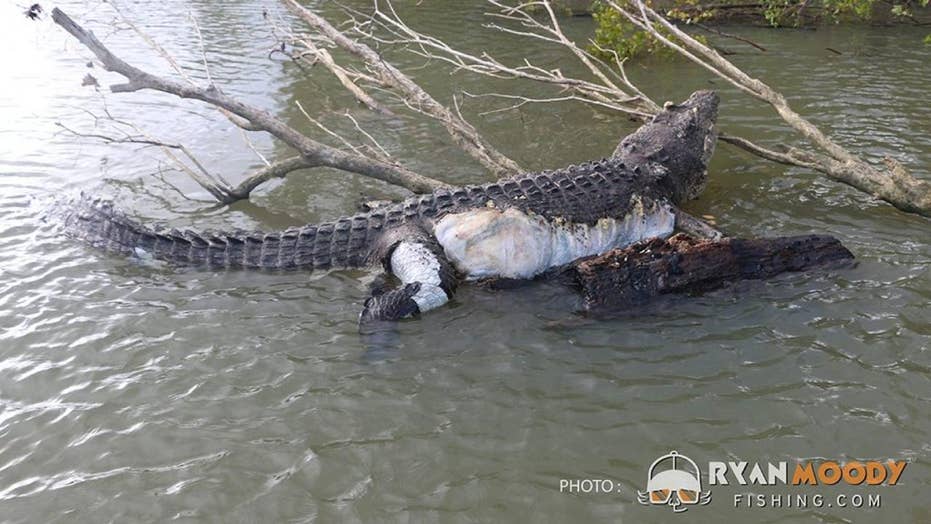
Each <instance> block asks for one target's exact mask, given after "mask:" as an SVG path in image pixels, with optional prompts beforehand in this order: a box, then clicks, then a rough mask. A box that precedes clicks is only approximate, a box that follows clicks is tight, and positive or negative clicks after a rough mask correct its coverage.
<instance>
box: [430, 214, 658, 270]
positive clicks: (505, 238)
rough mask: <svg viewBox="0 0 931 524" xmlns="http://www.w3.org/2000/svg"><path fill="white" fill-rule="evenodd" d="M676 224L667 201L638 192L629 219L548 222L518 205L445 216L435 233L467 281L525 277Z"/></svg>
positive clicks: (438, 223)
mask: <svg viewBox="0 0 931 524" xmlns="http://www.w3.org/2000/svg"><path fill="white" fill-rule="evenodd" d="M674 225H675V215H674V214H673V211H672V209H671V208H670V206H669V205H668V204H665V203H659V202H653V201H646V202H645V201H644V199H641V198H639V197H637V196H634V197H633V198H632V199H631V210H630V213H628V214H627V215H626V216H625V217H624V218H621V219H616V218H602V219H600V220H598V222H597V223H595V224H594V225H589V224H573V223H565V222H561V221H559V220H552V221H547V220H546V219H544V218H543V217H541V216H538V215H534V214H528V213H524V212H522V211H520V210H518V209H515V208H508V209H506V210H504V211H501V210H499V209H495V208H482V209H476V210H472V211H467V212H463V213H456V214H451V215H446V216H444V217H443V218H442V219H441V220H439V221H438V222H437V223H436V225H435V228H434V234H435V235H436V239H437V241H438V242H439V243H440V245H441V246H443V250H444V251H445V253H446V256H447V257H448V258H449V260H450V261H451V262H452V263H453V265H455V266H456V268H457V269H458V270H459V271H460V272H462V273H463V274H464V275H465V276H466V278H468V279H478V278H485V277H504V278H523V279H526V278H532V277H534V276H537V275H539V274H540V273H542V272H544V271H546V270H547V269H550V268H553V267H556V266H560V265H563V264H567V263H569V262H571V261H573V260H575V259H577V258H581V257H586V256H591V255H597V254H600V253H604V252H606V251H608V250H610V249H612V248H615V247H620V246H626V245H629V244H632V243H634V242H637V241H640V240H643V239H645V238H651V237H666V236H668V235H669V234H671V233H672V230H673V227H674Z"/></svg>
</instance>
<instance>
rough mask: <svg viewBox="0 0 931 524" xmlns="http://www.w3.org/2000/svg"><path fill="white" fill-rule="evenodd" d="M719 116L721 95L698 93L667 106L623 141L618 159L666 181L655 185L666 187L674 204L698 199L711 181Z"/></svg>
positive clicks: (710, 92) (619, 147)
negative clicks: (710, 173) (709, 175)
mask: <svg viewBox="0 0 931 524" xmlns="http://www.w3.org/2000/svg"><path fill="white" fill-rule="evenodd" d="M717 116H718V95H717V94H715V92H714V91H696V92H694V93H692V96H690V97H689V98H688V100H686V101H685V102H682V103H681V104H670V103H667V104H666V106H665V107H664V108H663V110H662V111H661V112H660V113H658V114H657V115H656V116H655V117H653V119H652V120H651V121H650V122H649V123H647V124H645V125H643V126H642V127H641V128H640V129H638V130H637V131H636V132H634V133H633V134H631V135H628V136H627V137H626V138H625V139H624V140H623V141H621V143H620V144H619V145H618V146H617V149H616V150H615V151H614V155H615V156H621V157H623V158H624V161H625V162H626V163H627V164H628V165H629V166H631V167H634V166H637V165H638V164H639V165H640V166H641V167H642V168H643V170H644V172H645V173H647V174H650V175H652V176H656V177H662V178H663V180H657V181H654V182H653V183H658V184H660V185H662V186H664V187H665V188H666V189H667V191H668V193H669V195H668V196H669V198H670V199H671V200H672V201H673V202H676V203H678V202H681V201H684V200H688V199H691V198H694V197H696V196H697V195H698V194H699V193H700V192H701V190H702V189H704V186H705V182H706V181H707V178H708V176H707V173H708V172H707V169H708V162H709V160H711V155H713V154H714V146H715V143H716V142H717V138H718V134H717V130H716V127H715V122H716V120H717Z"/></svg>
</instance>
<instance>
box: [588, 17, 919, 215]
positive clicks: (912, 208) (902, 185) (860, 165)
mask: <svg viewBox="0 0 931 524" xmlns="http://www.w3.org/2000/svg"><path fill="white" fill-rule="evenodd" d="M606 1H607V3H608V5H610V6H611V7H612V8H614V9H615V10H617V11H618V12H619V13H621V14H622V15H623V16H624V17H626V18H627V19H628V20H630V21H631V22H632V23H633V24H635V25H637V26H638V27H640V28H641V29H643V30H644V31H647V32H648V33H649V34H650V35H651V36H653V37H654V38H656V39H657V40H659V41H660V42H662V43H663V44H665V45H666V46H668V47H670V48H672V49H674V50H675V51H677V52H678V53H680V54H681V55H683V56H685V57H686V58H688V59H689V60H691V61H693V62H695V63H696V64H698V65H700V66H702V67H704V68H705V69H707V70H708V71H710V72H712V73H713V74H715V75H717V76H718V77H720V78H723V79H724V80H726V81H728V82H729V83H731V85H733V86H735V87H737V88H739V89H740V90H742V91H744V92H745V93H748V94H750V95H752V96H754V97H756V98H758V99H760V100H762V101H764V102H766V103H768V104H769V105H770V106H772V107H773V109H775V110H776V113H777V114H779V116H780V117H781V118H782V119H783V120H784V121H785V122H786V123H787V124H789V126H791V127H792V128H793V129H795V130H796V131H797V132H798V133H800V134H801V135H802V136H804V137H805V138H806V139H808V141H809V142H811V143H812V144H813V145H815V146H817V147H818V148H819V149H821V150H822V151H823V153H811V152H808V151H803V150H800V149H796V148H787V149H786V151H784V152H778V151H772V150H769V149H766V148H763V147H760V146H757V145H755V144H752V143H750V142H749V141H747V140H745V139H740V138H737V137H727V138H726V140H727V141H728V142H730V143H732V144H735V145H737V146H738V147H741V148H743V149H745V150H747V151H750V152H752V153H754V154H757V155H759V156H762V157H763V158H767V159H769V160H774V161H776V162H781V163H785V164H792V165H797V166H802V167H808V168H811V169H815V170H817V171H820V172H821V173H824V174H826V175H827V176H828V177H830V178H832V179H834V180H837V181H839V182H843V183H845V184H848V185H850V186H852V187H855V188H857V189H859V190H861V191H863V192H866V193H868V194H871V195H873V196H875V197H877V198H880V199H882V200H885V201H886V202H889V203H890V204H892V205H893V206H895V207H897V208H899V209H901V210H903V211H908V212H912V213H919V214H922V215H925V216H931V183H929V182H925V181H923V180H919V179H917V178H915V177H913V176H912V175H910V174H909V173H908V172H907V171H906V170H905V168H903V167H902V166H900V165H898V164H897V163H896V164H895V165H894V166H893V167H890V168H889V169H887V170H885V171H880V170H879V169H877V168H875V167H874V166H873V165H871V164H870V163H868V162H866V161H865V160H863V159H861V158H860V157H858V156H857V155H855V154H853V153H851V152H850V151H848V150H847V149H845V148H844V147H843V146H841V145H840V144H838V143H837V142H835V141H834V140H832V139H831V138H830V137H829V136H827V135H826V134H824V133H823V132H822V131H821V130H820V129H818V127H816V126H815V125H814V124H812V123H811V122H810V121H808V120H807V119H805V118H804V117H802V116H801V115H800V114H798V113H796V112H795V111H794V110H793V109H792V108H791V107H790V106H789V103H788V101H786V99H785V97H784V96H783V95H782V94H781V93H779V92H777V91H776V90H774V89H773V88H771V87H770V86H768V85H766V84H765V83H763V82H762V81H760V80H758V79H756V78H753V77H751V76H750V75H748V74H747V73H745V72H744V71H742V70H741V69H740V68H738V67H737V66H735V65H734V64H732V63H731V62H730V61H728V60H727V59H725V58H724V57H722V56H721V55H720V54H719V53H718V52H717V51H715V50H714V49H711V48H709V47H708V46H706V45H704V44H702V43H701V42H699V41H698V40H696V39H695V38H693V37H692V36H690V35H689V34H688V33H686V32H685V31H682V30H681V29H679V28H678V27H677V26H676V25H675V24H673V23H672V22H670V21H669V20H667V19H666V18H664V17H663V16H661V15H660V14H659V13H657V12H656V11H654V10H653V9H651V8H650V7H649V6H647V5H646V4H644V3H643V0H629V4H630V5H631V6H632V7H633V8H634V9H628V8H626V7H623V6H622V5H620V4H619V3H618V2H616V1H615V0H606ZM634 10H636V12H634ZM659 28H662V29H663V30H664V31H665V32H666V33H667V34H669V35H672V36H673V37H674V38H675V39H676V41H673V40H672V39H671V38H669V37H667V36H666V34H664V33H663V31H660V29H659ZM722 139H724V138H723V137H722ZM889 166H891V164H890V163H888V162H887V167H889Z"/></svg>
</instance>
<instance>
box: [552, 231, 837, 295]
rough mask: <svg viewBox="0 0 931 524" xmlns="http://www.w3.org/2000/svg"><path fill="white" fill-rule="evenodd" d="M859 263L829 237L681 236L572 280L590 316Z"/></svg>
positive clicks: (582, 267) (630, 251)
mask: <svg viewBox="0 0 931 524" xmlns="http://www.w3.org/2000/svg"><path fill="white" fill-rule="evenodd" d="M853 258H854V257H853V254H852V253H850V251H848V250H847V248H845V247H844V246H843V245H842V244H841V243H840V241H839V240H837V239H836V238H834V237H831V236H826V235H803V236H790V237H774V238H758V239H740V238H725V239H722V240H699V239H695V238H692V237H690V236H688V235H684V234H677V235H675V236H673V237H670V238H668V239H660V238H654V239H650V240H646V241H643V242H639V243H637V244H634V245H632V246H629V247H626V248H624V249H615V250H612V251H609V252H608V253H605V254H603V255H599V256H597V257H592V258H587V259H584V260H580V261H578V262H576V263H574V264H573V265H572V266H571V268H570V269H569V277H570V279H571V280H572V281H573V282H574V283H575V284H576V285H577V286H578V287H579V288H580V290H581V293H582V298H583V306H584V308H585V310H586V311H598V312H606V311H611V310H623V309H626V308H629V307H631V306H637V305H641V304H644V303H646V302H648V301H649V300H650V299H652V298H655V297H658V296H660V295H665V294H671V293H691V292H700V291H709V290H712V289H717V288H720V287H722V286H724V285H725V284H727V283H729V282H735V281H737V280H759V279H765V278H770V277H773V276H776V275H778V274H780V273H785V272H794V271H805V270H808V269H812V268H816V267H820V266H825V265H831V264H837V263H843V262H849V261H851V260H853Z"/></svg>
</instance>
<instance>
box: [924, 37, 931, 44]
mask: <svg viewBox="0 0 931 524" xmlns="http://www.w3.org/2000/svg"><path fill="white" fill-rule="evenodd" d="M925 45H931V35H928V36H926V37H925Z"/></svg>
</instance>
